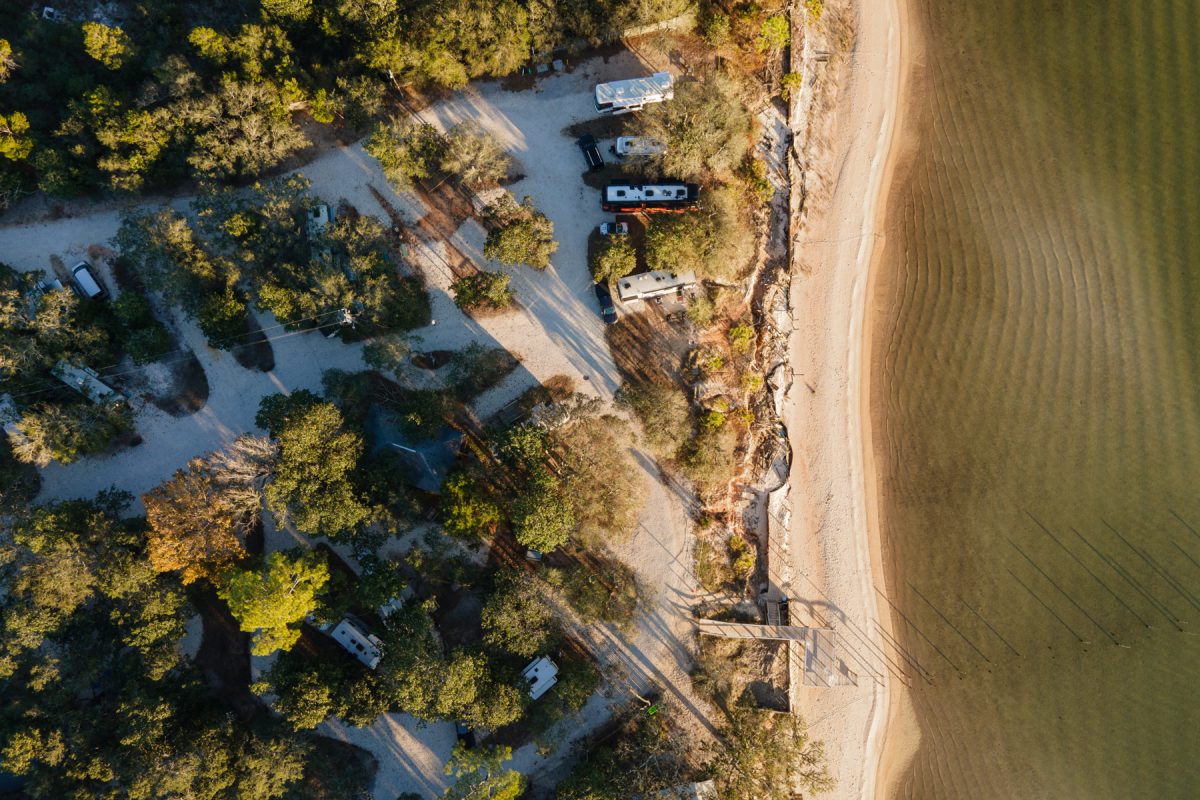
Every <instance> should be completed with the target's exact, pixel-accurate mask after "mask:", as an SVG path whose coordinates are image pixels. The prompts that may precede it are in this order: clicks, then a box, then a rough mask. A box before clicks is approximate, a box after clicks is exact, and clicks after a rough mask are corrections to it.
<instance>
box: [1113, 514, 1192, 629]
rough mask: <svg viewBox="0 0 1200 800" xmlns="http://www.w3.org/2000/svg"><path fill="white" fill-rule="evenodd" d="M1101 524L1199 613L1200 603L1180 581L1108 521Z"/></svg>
mask: <svg viewBox="0 0 1200 800" xmlns="http://www.w3.org/2000/svg"><path fill="white" fill-rule="evenodd" d="M1100 522H1101V523H1102V524H1103V525H1104V527H1106V528H1108V529H1109V530H1110V531H1111V532H1112V534H1113V535H1114V536H1116V537H1117V538H1118V539H1120V540H1121V542H1122V544H1124V545H1125V546H1126V547H1128V548H1129V549H1130V550H1132V551H1133V553H1134V555H1136V556H1137V557H1138V558H1140V559H1142V561H1143V562H1145V564H1146V566H1148V567H1150V569H1151V570H1153V571H1154V572H1155V573H1157V574H1158V575H1159V577H1161V578H1162V579H1163V580H1164V581H1166V582H1167V585H1168V586H1170V587H1171V588H1172V589H1174V590H1175V592H1176V594H1178V595H1179V596H1180V597H1182V598H1183V599H1184V600H1187V601H1188V602H1189V603H1191V604H1192V607H1193V608H1195V609H1196V610H1197V611H1200V601H1197V600H1196V596H1195V595H1193V594H1192V593H1191V592H1189V591H1187V590H1186V589H1184V588H1183V586H1181V585H1180V583H1179V581H1177V580H1175V578H1173V577H1172V576H1171V573H1169V572H1167V571H1166V570H1165V569H1163V568H1162V567H1161V566H1159V564H1158V562H1157V561H1155V560H1154V559H1153V558H1151V557H1150V555H1149V554H1147V553H1146V551H1144V550H1142V548H1140V547H1135V546H1134V545H1133V543H1132V542H1130V541H1129V540H1128V539H1126V538H1125V537H1124V536H1123V535H1121V532H1120V531H1118V530H1117V529H1116V528H1114V527H1113V526H1112V525H1110V524H1108V522H1107V521H1106V520H1103V519H1102V520H1100Z"/></svg>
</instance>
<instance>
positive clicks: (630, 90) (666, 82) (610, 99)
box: [596, 72, 675, 103]
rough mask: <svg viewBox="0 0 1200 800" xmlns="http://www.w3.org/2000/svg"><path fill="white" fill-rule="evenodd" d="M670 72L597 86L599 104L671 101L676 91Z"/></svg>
mask: <svg viewBox="0 0 1200 800" xmlns="http://www.w3.org/2000/svg"><path fill="white" fill-rule="evenodd" d="M673 80H674V79H673V78H672V77H671V73H669V72H656V73H654V74H653V75H647V76H646V77H644V78H629V79H628V80H623V81H613V82H612V83H599V84H596V102H597V103H624V102H629V101H633V102H641V101H643V100H647V99H659V100H670V99H671V98H672V97H674V96H675V89H674V88H673V86H672V81H673Z"/></svg>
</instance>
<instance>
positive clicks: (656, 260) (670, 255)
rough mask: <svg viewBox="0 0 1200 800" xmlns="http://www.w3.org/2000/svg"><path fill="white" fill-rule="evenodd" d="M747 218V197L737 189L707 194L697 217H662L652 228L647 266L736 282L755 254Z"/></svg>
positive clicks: (657, 217)
mask: <svg viewBox="0 0 1200 800" xmlns="http://www.w3.org/2000/svg"><path fill="white" fill-rule="evenodd" d="M744 215H745V211H744V207H743V205H742V195H740V194H739V193H738V191H737V190H736V189H733V188H732V187H722V188H720V189H714V190H713V191H711V192H705V193H703V194H702V195H701V198H700V207H699V208H698V209H697V211H696V212H695V213H693V214H657V215H655V217H654V218H653V219H651V220H650V222H649V224H648V225H647V227H646V263H647V264H648V265H649V266H650V268H651V269H664V270H670V271H673V272H679V271H683V270H694V271H695V272H696V274H697V276H699V277H701V278H713V279H720V280H731V279H735V278H737V277H738V276H740V275H741V274H742V273H743V272H744V271H745V269H746V267H747V265H748V264H749V261H750V257H751V255H752V252H753V239H752V237H748V236H746V235H745V231H746V230H747V222H746V221H745V216H744ZM667 217H670V219H666V218H667Z"/></svg>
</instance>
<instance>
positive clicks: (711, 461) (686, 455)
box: [679, 425, 737, 488]
mask: <svg viewBox="0 0 1200 800" xmlns="http://www.w3.org/2000/svg"><path fill="white" fill-rule="evenodd" d="M736 449H737V433H736V432H735V431H734V430H733V429H732V428H731V427H730V426H728V425H722V426H721V427H719V428H715V429H708V430H701V431H700V432H699V433H697V434H696V436H695V437H693V438H692V440H691V441H690V442H688V443H687V444H685V445H684V446H683V448H682V449H681V450H680V455H679V466H680V468H682V469H683V473H684V474H685V475H687V477H688V478H689V479H691V480H693V481H695V482H696V483H699V484H702V485H704V486H705V487H706V488H712V487H715V486H716V485H718V484H721V483H724V482H726V481H729V480H731V479H732V478H733V467H734V460H733V455H734V451H735V450H736Z"/></svg>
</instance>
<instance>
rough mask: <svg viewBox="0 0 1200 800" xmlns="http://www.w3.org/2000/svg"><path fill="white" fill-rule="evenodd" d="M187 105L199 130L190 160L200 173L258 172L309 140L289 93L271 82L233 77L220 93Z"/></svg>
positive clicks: (240, 175)
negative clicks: (287, 96)
mask: <svg viewBox="0 0 1200 800" xmlns="http://www.w3.org/2000/svg"><path fill="white" fill-rule="evenodd" d="M181 110H182V112H183V119H184V121H185V122H186V123H187V124H188V125H189V126H191V127H192V129H194V130H195V131H196V134H195V138H194V140H193V146H192V149H191V153H190V155H189V156H188V163H189V164H191V166H192V168H193V169H194V170H195V172H196V174H197V175H198V176H200V177H204V178H213V179H235V180H236V179H244V178H249V177H253V176H255V175H259V174H261V173H263V172H264V171H266V170H268V169H270V168H271V167H274V166H275V165H277V164H279V162H281V161H283V159H285V158H287V157H288V156H290V155H291V154H292V153H295V152H296V151H297V150H300V149H301V148H304V147H307V146H308V144H309V142H308V138H307V137H306V136H305V135H304V134H303V133H301V131H300V129H299V128H297V127H296V125H295V123H294V122H293V121H292V116H291V114H290V113H289V111H288V109H287V104H286V103H285V102H284V98H283V96H282V95H281V94H280V92H279V91H278V90H277V89H275V88H274V87H272V86H270V85H269V84H263V83H250V82H239V81H237V80H236V79H234V78H231V77H228V76H227V77H226V78H224V79H223V80H222V81H221V86H220V89H218V90H217V91H216V92H214V93H212V94H208V95H205V96H203V97H201V98H198V99H195V100H193V101H191V102H189V103H188V104H187V105H185V106H183V108H182V109H181Z"/></svg>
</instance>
